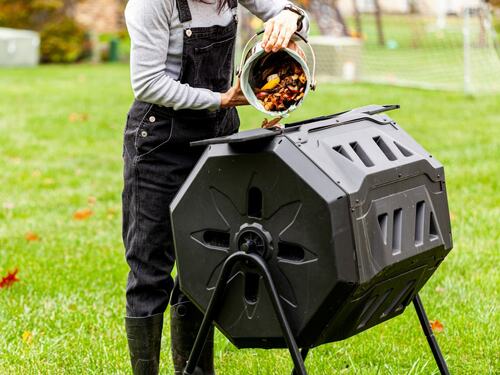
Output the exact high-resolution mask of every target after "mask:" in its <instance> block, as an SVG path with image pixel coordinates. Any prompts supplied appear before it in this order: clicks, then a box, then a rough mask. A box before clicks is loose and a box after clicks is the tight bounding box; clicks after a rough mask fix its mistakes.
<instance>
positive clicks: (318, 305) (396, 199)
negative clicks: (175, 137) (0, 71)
mask: <svg viewBox="0 0 500 375" xmlns="http://www.w3.org/2000/svg"><path fill="white" fill-rule="evenodd" d="M394 108H395V107H391V106H367V107H363V108H359V109H355V110H352V111H348V112H345V113H341V114H336V115H331V116H325V117H320V118H315V119H312V120H308V121H305V122H301V123H295V124H290V125H287V126H286V127H285V129H274V130H267V129H255V130H251V131H246V132H241V133H238V134H234V135H232V136H228V137H223V138H216V139H211V140H205V141H201V142H197V143H196V144H194V145H193V147H203V146H205V147H206V150H205V152H204V154H203V156H202V157H201V159H200V161H199V162H198V164H197V165H196V167H195V169H194V170H193V171H192V173H191V174H190V176H189V177H188V179H187V181H186V182H185V184H184V185H183V187H182V188H181V190H180V191H179V193H178V195H177V196H176V198H175V199H174V201H173V203H172V205H171V216H172V229H173V234H174V241H175V250H176V257H177V268H178V276H179V281H180V286H181V289H182V291H183V292H184V293H185V294H186V295H187V296H188V297H189V298H190V299H191V300H192V301H193V302H194V303H195V304H196V306H197V307H198V308H200V309H201V310H202V311H203V312H206V311H207V308H208V307H209V304H210V301H211V298H212V297H213V294H214V291H215V289H216V286H217V285H218V281H219V277H221V270H222V269H223V266H224V265H225V262H226V261H227V259H228V258H229V257H230V256H231V255H234V254H236V253H238V254H253V255H254V256H255V257H258V258H259V259H261V260H262V261H263V264H265V266H266V267H267V269H268V272H269V275H270V277H271V278H272V281H273V283H274V287H275V291H276V292H277V295H278V296H279V297H277V299H279V305H280V306H278V307H280V309H282V312H283V314H284V315H283V316H285V317H286V324H287V327H288V328H287V327H284V326H283V322H282V321H280V319H279V318H280V317H279V314H278V315H277V313H276V303H274V302H275V301H273V298H272V295H270V292H272V291H270V290H269V285H267V284H266V283H265V281H266V280H264V276H265V275H263V274H262V272H258V271H259V269H258V268H257V267H256V266H255V265H254V264H252V263H251V262H248V261H242V262H238V263H236V264H234V265H231V266H230V267H229V268H230V270H229V271H230V274H229V276H228V277H227V278H226V279H227V280H224V281H223V284H224V291H223V296H221V297H220V298H219V299H218V302H217V303H218V304H220V305H221V306H219V308H218V309H217V313H216V314H213V316H211V317H210V319H209V320H210V323H211V321H212V319H213V322H214V323H215V324H216V325H217V327H218V328H219V330H220V331H221V332H223V334H224V335H225V336H226V337H227V338H228V339H229V340H230V341H231V342H232V343H233V344H234V345H235V346H237V347H238V348H285V347H287V346H288V347H290V342H289V340H288V341H287V340H286V335H284V332H283V329H285V328H286V329H288V330H289V331H290V333H291V336H292V337H293V340H294V341H295V342H294V343H293V344H294V345H295V346H296V347H300V348H312V347H315V346H318V345H321V344H325V343H329V342H333V341H338V340H343V339H346V338H348V337H350V336H353V335H356V334H358V333H359V332H361V331H363V330H366V329H368V328H370V327H373V326H375V325H377V324H379V323H382V322H384V321H386V320H388V319H391V318H393V317H395V316H397V315H399V314H401V313H402V312H403V311H404V310H405V308H406V307H407V306H408V305H409V304H410V303H411V302H412V301H413V302H415V299H416V298H417V297H418V296H417V293H418V292H419V290H420V289H421V288H422V287H423V285H424V284H425V283H426V281H427V280H428V279H429V278H430V277H431V275H432V274H433V273H434V271H435V270H436V269H437V267H438V266H439V264H440V263H441V262H442V261H443V259H444V258H445V256H446V255H447V254H448V252H449V251H450V250H451V248H452V237H451V229H450V219H449V210H448V203H447V194H446V185H445V177H444V170H443V167H442V165H441V164H440V163H439V162H438V161H437V160H436V159H435V158H433V157H432V155H431V154H429V153H428V152H427V151H425V150H424V149H423V148H422V147H421V146H420V145H419V144H418V143H417V142H416V141H415V140H414V139H413V138H411V137H410V136H409V135H408V134H407V133H406V132H405V131H404V130H403V129H402V128H401V127H400V126H399V125H397V124H396V123H395V122H394V121H393V120H392V119H390V118H389V117H388V116H387V115H386V114H385V113H384V112H385V111H386V110H389V109H394ZM266 272H267V271H266ZM271 294H272V293H271ZM212 307H213V306H212ZM213 308H215V307H213ZM422 312H423V309H422ZM423 313H424V317H425V312H423ZM419 317H421V316H420V315H419ZM421 322H422V319H421ZM426 324H427V323H426ZM427 325H428V324H427ZM423 328H425V327H423ZM424 330H425V329H424ZM429 335H431V336H432V333H429ZM429 339H433V340H434V338H433V337H431V338H429V337H428V340H429ZM200 340H203V338H200ZM429 343H431V342H430V341H429ZM435 345H436V347H437V343H435ZM431 347H432V345H431ZM433 350H434V349H433ZM438 350H439V348H438ZM436 359H437V358H436ZM443 362H444V361H443ZM294 363H295V365H296V367H297V363H296V362H295V361H294ZM444 366H445V365H444ZM440 368H441V366H440ZM187 373H188V372H187ZM304 373H305V372H304Z"/></svg>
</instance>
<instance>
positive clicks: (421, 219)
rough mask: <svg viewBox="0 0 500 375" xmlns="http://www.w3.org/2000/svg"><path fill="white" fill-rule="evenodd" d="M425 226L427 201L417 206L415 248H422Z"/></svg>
mask: <svg viewBox="0 0 500 375" xmlns="http://www.w3.org/2000/svg"><path fill="white" fill-rule="evenodd" d="M424 225H425V201H420V202H418V203H417V206H416V215H415V246H421V245H422V244H423V243H424Z"/></svg>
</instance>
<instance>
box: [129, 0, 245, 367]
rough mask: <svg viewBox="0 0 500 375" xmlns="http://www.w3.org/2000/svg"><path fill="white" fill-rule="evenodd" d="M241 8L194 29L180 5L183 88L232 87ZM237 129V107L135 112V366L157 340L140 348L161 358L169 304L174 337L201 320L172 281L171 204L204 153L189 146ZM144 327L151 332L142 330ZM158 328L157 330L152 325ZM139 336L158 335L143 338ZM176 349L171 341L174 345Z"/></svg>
mask: <svg viewBox="0 0 500 375" xmlns="http://www.w3.org/2000/svg"><path fill="white" fill-rule="evenodd" d="M237 5H238V3H237V0H234V1H232V2H231V9H232V11H233V14H234V17H233V20H232V21H231V23H230V24H229V25H228V26H212V27H200V28H190V27H189V23H190V21H191V11H190V8H189V4H188V0H177V9H178V11H179V18H180V21H181V23H183V25H184V32H183V34H184V47H183V53H182V67H181V73H180V76H179V81H180V82H181V83H187V84H189V85H190V86H192V87H196V88H207V89H210V90H212V91H215V92H226V91H227V90H229V88H230V87H231V84H232V77H233V70H234V66H233V65H234V64H233V61H234V47H235V40H236V31H237V18H236V7H237ZM238 128H239V118H238V113H237V111H236V109H235V108H230V109H220V110H217V111H208V110H200V111H195V110H178V111H175V110H173V109H172V108H166V107H162V106H158V105H155V104H150V103H144V102H141V101H137V100H136V101H135V102H134V103H133V105H132V107H131V109H130V112H129V114H128V118H127V124H126V128H125V134H124V152H123V158H124V189H123V195H122V208H123V232H122V233H123V241H124V244H125V249H126V259H127V262H128V265H129V267H130V272H129V276H128V280H127V291H126V297H127V298H126V299H127V319H126V324H127V335H128V338H129V348H130V351H131V357H132V366H133V367H134V366H136V367H137V366H138V367H140V366H146V364H147V363H149V362H147V361H148V359H147V358H144V359H140V358H139V357H144V356H146V357H147V356H151V355H152V354H151V353H149V354H147V353H142V352H141V353H138V351H140V348H135V349H134V348H133V346H132V344H133V342H135V343H138V342H140V341H141V340H142V341H144V340H152V341H150V342H148V343H147V344H145V343H143V345H142V347H144V345H146V346H148V347H149V346H154V350H152V351H151V350H150V351H151V352H153V353H154V354H153V356H154V357H156V356H157V354H156V352H158V353H159V345H160V344H159V340H158V336H159V338H160V339H161V325H162V322H163V313H164V312H165V310H166V308H167V306H168V304H169V301H170V303H171V305H172V311H171V315H172V316H173V317H174V318H175V317H177V318H179V316H182V317H185V319H184V321H183V322H182V321H181V322H179V321H178V320H175V321H173V322H172V328H171V331H172V335H174V334H175V332H176V331H177V330H179V331H186V332H187V331H189V330H191V331H193V332H194V331H196V329H197V326H198V325H199V321H201V318H202V315H201V313H200V312H199V311H197V309H196V308H195V307H194V305H192V304H191V303H190V302H189V301H188V300H187V298H186V297H185V296H184V295H183V294H182V293H181V292H180V290H179V288H178V285H177V283H176V282H175V283H174V280H173V278H172V276H171V272H172V269H173V267H174V262H175V254H174V247H173V240H172V232H171V226H170V212H169V211H170V210H169V206H170V203H171V201H172V200H173V198H174V197H175V195H176V193H177V192H178V190H179V188H180V187H181V185H182V184H183V182H184V181H185V180H186V178H187V176H188V174H189V173H190V171H191V170H192V169H193V167H194V166H195V164H196V162H197V161H198V160H199V158H200V156H201V154H202V153H203V151H204V150H203V148H199V147H195V148H192V147H190V145H189V143H190V142H192V141H197V140H201V139H207V138H213V137H218V136H223V135H229V134H233V133H235V132H237V131H238ZM193 215H196V212H193ZM192 261H193V262H196V261H197V259H193V260H192ZM174 307H175V308H174ZM141 318H147V319H149V321H148V320H147V319H141ZM145 322H147V323H145ZM145 324H148V325H149V326H148V327H149V328H147V327H144V325H145ZM153 326H154V327H156V328H151V327H153ZM158 327H160V328H159V334H158ZM141 332H142V333H141ZM177 333H179V332H177ZM140 335H143V336H144V335H146V336H147V335H149V336H154V338H151V337H149V338H147V337H143V338H141V337H140ZM195 335H196V332H194V333H193V334H192V336H193V340H194V336H195ZM174 339H175V337H173V340H174ZM175 344H176V343H174V342H173V343H172V346H175ZM177 344H178V345H177V347H176V348H177V349H179V350H178V351H177V355H182V356H184V355H185V352H186V351H189V350H190V347H187V346H190V345H192V344H191V343H186V340H184V341H182V340H181V342H179V343H177ZM156 346H157V347H156ZM176 348H174V353H173V354H174V364H175V361H176V358H175V356H176ZM134 351H135V354H134ZM179 353H181V354H179ZM187 354H189V353H187ZM134 357H135V359H136V361H135V362H134ZM186 359H187V358H186ZM150 360H153V359H150ZM138 361H139V362H138ZM141 361H142V362H141ZM176 370H177V367H176ZM134 371H136V370H135V369H134ZM137 371H138V372H135V373H137V374H138V373H155V371H154V370H146V372H140V370H137ZM156 371H157V370H156ZM176 373H177V372H176Z"/></svg>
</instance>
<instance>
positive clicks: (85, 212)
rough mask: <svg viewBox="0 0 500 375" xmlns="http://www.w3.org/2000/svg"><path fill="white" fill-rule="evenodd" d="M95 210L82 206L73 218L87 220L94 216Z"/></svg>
mask: <svg viewBox="0 0 500 375" xmlns="http://www.w3.org/2000/svg"><path fill="white" fill-rule="evenodd" d="M93 213H94V212H93V211H92V210H91V209H90V208H82V209H81V210H78V211H75V213H74V214H73V219H75V220H87V219H88V218H89V217H91V216H92V214H93Z"/></svg>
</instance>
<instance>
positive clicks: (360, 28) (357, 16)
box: [352, 0, 363, 37]
mask: <svg viewBox="0 0 500 375" xmlns="http://www.w3.org/2000/svg"><path fill="white" fill-rule="evenodd" d="M352 8H353V9H354V21H355V23H356V32H357V33H358V36H359V37H361V35H363V23H362V21H361V13H360V12H359V7H358V1H357V0H352Z"/></svg>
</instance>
